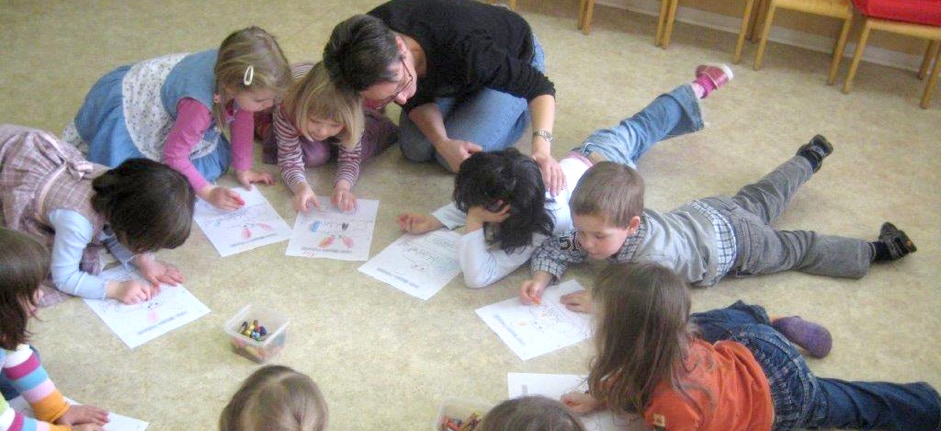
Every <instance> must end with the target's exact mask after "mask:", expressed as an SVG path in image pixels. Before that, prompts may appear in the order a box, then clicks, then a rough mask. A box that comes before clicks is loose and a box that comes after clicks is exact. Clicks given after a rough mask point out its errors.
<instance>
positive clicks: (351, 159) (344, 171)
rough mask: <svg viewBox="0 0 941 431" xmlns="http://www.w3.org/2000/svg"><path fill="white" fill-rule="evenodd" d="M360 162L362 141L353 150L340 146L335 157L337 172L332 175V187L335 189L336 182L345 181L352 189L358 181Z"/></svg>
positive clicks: (361, 159)
mask: <svg viewBox="0 0 941 431" xmlns="http://www.w3.org/2000/svg"><path fill="white" fill-rule="evenodd" d="M362 161H363V143H362V141H360V142H358V143H357V144H356V147H354V148H353V149H348V148H347V147H346V146H344V145H340V153H339V154H338V155H337V171H336V173H335V174H334V175H333V186H334V187H336V185H337V183H338V182H340V181H341V180H346V181H347V182H349V183H350V188H351V189H352V188H353V186H354V185H356V180H357V179H359V165H360V164H361V163H362Z"/></svg>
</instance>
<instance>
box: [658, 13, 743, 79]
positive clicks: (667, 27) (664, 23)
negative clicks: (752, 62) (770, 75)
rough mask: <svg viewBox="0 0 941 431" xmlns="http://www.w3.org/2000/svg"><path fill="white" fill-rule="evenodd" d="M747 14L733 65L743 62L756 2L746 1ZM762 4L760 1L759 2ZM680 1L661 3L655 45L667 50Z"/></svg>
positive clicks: (739, 34)
mask: <svg viewBox="0 0 941 431" xmlns="http://www.w3.org/2000/svg"><path fill="white" fill-rule="evenodd" d="M744 1H745V12H744V13H743V14H742V24H741V27H740V28H739V31H738V42H737V43H736V45H735V54H734V55H733V56H732V63H734V64H738V63H739V62H740V61H742V48H743V47H744V46H745V37H746V36H747V35H748V34H749V33H750V32H751V29H750V28H749V27H750V24H751V23H752V21H753V20H752V18H753V17H752V15H753V14H754V12H755V11H756V9H755V0H744ZM759 2H760V0H759ZM679 3H680V1H679V0H662V1H661V2H660V19H659V22H658V23H657V37H656V39H655V40H654V43H655V44H656V45H657V46H659V47H662V48H663V49H666V48H667V47H668V46H669V45H670V36H671V35H672V34H673V22H674V21H675V20H676V8H677V6H678V5H679Z"/></svg>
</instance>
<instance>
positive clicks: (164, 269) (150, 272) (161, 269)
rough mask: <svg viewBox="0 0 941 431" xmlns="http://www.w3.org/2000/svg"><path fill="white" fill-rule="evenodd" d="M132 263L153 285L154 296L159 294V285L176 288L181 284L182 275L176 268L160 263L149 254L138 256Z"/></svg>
mask: <svg viewBox="0 0 941 431" xmlns="http://www.w3.org/2000/svg"><path fill="white" fill-rule="evenodd" d="M134 263H135V265H137V268H138V269H140V272H141V274H142V275H143V276H144V278H146V279H147V281H149V282H150V283H151V284H153V285H154V294H155V295H156V294H157V293H160V284H168V285H171V286H176V285H178V284H180V283H182V282H183V273H182V272H180V270H179V269H178V268H177V267H175V266H173V265H170V264H167V263H163V262H160V261H159V260H157V259H155V258H154V255H153V254H151V253H143V254H140V255H138V256H137V259H136V260H135V262H134Z"/></svg>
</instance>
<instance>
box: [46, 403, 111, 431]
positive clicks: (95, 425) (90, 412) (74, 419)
mask: <svg viewBox="0 0 941 431" xmlns="http://www.w3.org/2000/svg"><path fill="white" fill-rule="evenodd" d="M108 422H109V421H108V412H107V411H106V410H104V409H101V408H98V407H95V406H90V405H72V406H69V409H68V410H66V411H65V413H63V414H62V416H61V417H60V418H59V419H57V420H56V424H57V425H66V426H71V427H72V428H73V429H101V426H102V425H104V424H106V423H108ZM82 425H90V426H92V427H91V428H78V427H80V426H82Z"/></svg>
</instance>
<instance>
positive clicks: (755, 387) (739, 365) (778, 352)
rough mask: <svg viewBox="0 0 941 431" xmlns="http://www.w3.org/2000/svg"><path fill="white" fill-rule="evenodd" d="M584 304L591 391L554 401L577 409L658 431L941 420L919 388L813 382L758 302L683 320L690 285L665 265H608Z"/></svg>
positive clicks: (933, 394)
mask: <svg viewBox="0 0 941 431" xmlns="http://www.w3.org/2000/svg"><path fill="white" fill-rule="evenodd" d="M592 296H593V297H594V303H593V304H594V307H593V308H594V310H595V312H596V321H597V325H598V326H597V331H596V332H595V344H596V347H597V349H598V355H597V357H596V358H595V359H593V360H592V365H591V371H590V373H589V375H588V385H589V393H588V394H583V393H570V394H566V395H564V396H563V398H562V401H563V402H565V403H566V404H567V405H569V406H570V408H572V409H573V410H574V411H576V412H580V413H581V412H588V411H592V410H594V409H598V408H602V407H604V408H608V409H611V410H613V411H614V412H616V413H625V412H632V413H639V414H641V415H643V417H644V419H645V420H646V421H647V423H649V424H650V425H652V426H653V427H654V428H655V429H660V430H662V429H666V430H790V429H797V428H800V429H804V428H809V429H817V428H825V429H829V428H840V429H873V428H874V429H885V430H899V431H901V430H937V429H938V424H939V423H941V422H939V421H941V398H939V395H938V392H937V391H935V390H934V388H932V387H931V386H929V385H928V384H927V383H924V382H920V383H909V384H896V383H885V382H847V381H843V380H837V379H828V378H819V377H816V376H814V374H813V373H811V371H810V369H809V368H808V367H807V363H806V361H805V360H804V358H803V357H802V356H801V355H800V353H798V351H797V349H796V348H795V347H794V346H792V345H791V341H790V340H789V338H788V335H787V334H785V333H782V332H779V330H778V329H777V327H776V326H774V323H772V321H771V319H770V318H769V317H768V315H767V313H766V312H765V309H764V308H762V307H760V306H757V305H748V304H745V303H743V302H741V301H738V302H736V303H735V304H733V305H731V306H729V307H727V308H723V309H718V310H712V311H708V312H704V313H694V314H692V315H691V314H690V297H689V285H688V284H687V283H686V282H684V281H683V279H682V278H680V277H679V276H678V275H676V274H675V273H674V272H673V271H672V270H671V269H668V268H666V267H663V266H660V265H657V264H653V263H643V264H631V263H621V264H613V265H610V266H608V267H607V268H606V269H605V270H604V271H602V273H601V275H600V276H599V278H598V281H597V283H596V284H595V289H594V290H593V291H592ZM804 325H805V326H807V328H808V329H810V328H812V327H814V326H819V325H816V324H813V323H811V322H806V321H804ZM794 329H795V328H794V327H793V326H792V327H791V330H794ZM801 332H803V331H794V333H801Z"/></svg>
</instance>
